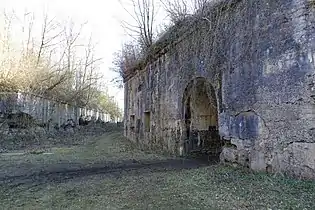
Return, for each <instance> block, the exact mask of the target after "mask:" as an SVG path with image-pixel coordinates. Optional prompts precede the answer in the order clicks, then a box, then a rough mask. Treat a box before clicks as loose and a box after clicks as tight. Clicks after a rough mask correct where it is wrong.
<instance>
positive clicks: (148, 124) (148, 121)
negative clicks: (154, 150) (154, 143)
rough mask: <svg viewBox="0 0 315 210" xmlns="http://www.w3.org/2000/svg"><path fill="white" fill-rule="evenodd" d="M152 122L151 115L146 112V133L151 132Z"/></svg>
mask: <svg viewBox="0 0 315 210" xmlns="http://www.w3.org/2000/svg"><path fill="white" fill-rule="evenodd" d="M150 121H151V113H150V112H145V113H144V131H145V132H150V124H151V123H150Z"/></svg>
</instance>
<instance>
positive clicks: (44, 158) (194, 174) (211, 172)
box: [0, 133, 315, 209]
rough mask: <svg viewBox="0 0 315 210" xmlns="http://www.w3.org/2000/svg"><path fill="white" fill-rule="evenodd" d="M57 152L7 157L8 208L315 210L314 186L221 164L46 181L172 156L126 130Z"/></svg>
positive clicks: (2, 181)
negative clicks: (142, 145) (146, 148)
mask: <svg viewBox="0 0 315 210" xmlns="http://www.w3.org/2000/svg"><path fill="white" fill-rule="evenodd" d="M50 152H51V153H53V155H44V154H25V155H16V156H3V155H2V156H0V164H1V169H2V170H1V173H0V185H1V186H0V202H1V209H315V202H314V201H315V183H314V182H312V181H301V180H294V179H290V178H284V177H273V176H269V175H266V174H260V173H252V172H249V171H244V170H242V169H238V168H230V167H225V166H220V165H211V166H201V167H196V168H191V169H189V168H183V169H180V170H175V169H172V168H168V169H165V170H164V169H163V168H160V169H159V170H154V167H153V164H152V167H151V168H150V165H149V167H148V168H136V169H135V168H132V169H130V170H126V169H119V170H117V171H116V172H115V173H112V172H111V173H108V171H106V170H105V171H104V170H103V171H102V172H101V173H98V171H95V173H89V174H81V175H80V176H79V174H75V175H73V176H70V177H68V178H67V177H66V176H67V175H63V174H61V175H60V174H59V175H58V176H55V177H53V178H51V179H49V173H48V178H47V180H45V179H44V180H43V178H44V176H42V175H40V173H41V172H43V171H46V172H47V171H54V170H56V169H58V170H59V171H60V169H63V170H69V168H74V169H78V168H80V169H85V168H89V167H91V166H92V165H93V164H98V166H101V165H104V166H105V165H106V164H108V163H111V164H112V165H113V166H115V165H119V164H120V163H123V162H126V161H131V162H132V161H135V162H138V163H139V162H140V163H141V161H147V162H148V161H149V162H150V161H165V160H167V159H169V157H166V156H160V155H155V154H147V153H145V152H142V151H139V150H137V149H135V148H133V147H132V145H131V144H129V143H128V142H126V141H125V140H124V138H123V137H122V136H121V134H119V133H107V134H105V135H104V136H102V137H93V138H91V139H90V144H88V145H77V146H73V147H58V148H51V149H50ZM165 166H166V165H165ZM146 167H147V166H146ZM3 169H5V170H3ZM61 171H62V170H61ZM34 174H37V176H34ZM20 175H22V176H20ZM6 176H14V178H12V179H9V178H8V177H6ZM5 177H6V178H5Z"/></svg>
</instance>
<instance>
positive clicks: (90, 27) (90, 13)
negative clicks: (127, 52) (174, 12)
mask: <svg viewBox="0 0 315 210" xmlns="http://www.w3.org/2000/svg"><path fill="white" fill-rule="evenodd" d="M4 8H5V9H6V10H11V9H13V10H14V11H15V12H17V13H21V14H23V12H24V11H25V10H27V11H30V12H34V13H37V14H41V13H43V12H44V11H45V10H46V11H47V13H48V14H49V15H50V16H52V17H56V18H57V19H67V18H71V19H72V20H73V21H74V22H78V23H83V22H86V21H87V24H86V25H85V30H84V33H86V36H90V34H92V36H93V40H94V41H96V42H97V43H98V44H97V54H98V55H99V56H100V57H102V58H103V63H102V66H101V72H102V73H103V74H104V79H105V82H106V83H107V86H108V87H109V94H110V95H112V96H115V98H116V100H117V102H118V104H119V106H120V107H121V108H123V105H124V101H123V100H124V98H123V97H124V91H123V90H122V89H118V88H116V87H115V86H114V85H113V84H112V83H111V82H110V81H111V80H112V79H113V78H115V77H117V76H118V75H117V74H116V73H115V72H112V71H110V70H109V69H110V68H111V67H112V66H113V65H112V60H113V53H114V52H117V51H118V50H119V49H120V48H121V46H122V43H123V42H124V41H125V40H126V39H128V37H126V35H125V32H124V30H123V29H122V27H121V25H120V20H122V19H126V18H127V19H128V16H127V14H126V12H125V11H124V9H123V8H122V6H121V4H120V3H119V1H118V0H0V9H1V10H3V9H4Z"/></svg>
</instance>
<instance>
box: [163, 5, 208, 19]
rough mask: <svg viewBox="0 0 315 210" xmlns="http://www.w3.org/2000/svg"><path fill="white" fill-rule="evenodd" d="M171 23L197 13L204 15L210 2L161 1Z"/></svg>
mask: <svg viewBox="0 0 315 210" xmlns="http://www.w3.org/2000/svg"><path fill="white" fill-rule="evenodd" d="M160 1H161V3H162V5H163V6H164V9H165V11H166V12H167V13H168V15H169V17H170V19H171V21H172V22H173V23H177V22H179V21H182V20H184V19H186V18H187V17H188V16H191V15H193V14H195V13H196V12H199V13H202V12H203V10H204V8H205V6H206V4H207V3H208V2H209V1H210V0H160Z"/></svg>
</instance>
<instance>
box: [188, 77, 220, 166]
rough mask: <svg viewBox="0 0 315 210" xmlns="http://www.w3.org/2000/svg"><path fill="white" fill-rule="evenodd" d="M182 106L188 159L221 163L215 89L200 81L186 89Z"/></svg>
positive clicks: (198, 78) (193, 81) (194, 80)
mask: <svg viewBox="0 0 315 210" xmlns="http://www.w3.org/2000/svg"><path fill="white" fill-rule="evenodd" d="M182 105H183V106H182V107H183V109H182V116H183V120H184V133H183V136H184V148H185V149H184V151H185V153H186V155H191V154H198V155H202V156H204V157H205V156H207V157H208V158H210V159H211V160H218V159H219V155H220V153H221V150H222V142H221V140H220V137H219V132H218V108H217V107H218V104H217V97H216V93H215V89H214V88H213V86H212V85H211V84H210V83H209V82H208V81H207V80H206V79H205V78H204V77H197V78H195V79H193V80H192V81H190V82H189V84H188V85H187V87H186V88H185V90H184V94H183V101H182Z"/></svg>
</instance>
